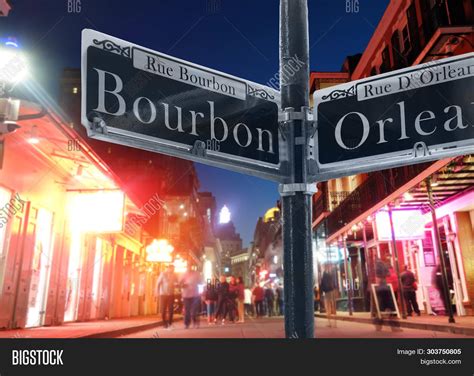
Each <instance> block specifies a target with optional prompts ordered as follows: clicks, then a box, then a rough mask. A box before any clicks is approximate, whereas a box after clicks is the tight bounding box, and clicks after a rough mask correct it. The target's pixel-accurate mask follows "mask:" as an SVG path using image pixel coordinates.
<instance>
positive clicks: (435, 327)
mask: <svg viewBox="0 0 474 376" xmlns="http://www.w3.org/2000/svg"><path fill="white" fill-rule="evenodd" d="M314 316H315V317H320V318H326V314H325V313H315V314H314ZM336 319H337V320H343V321H352V322H358V323H363V324H371V323H372V318H371V317H370V313H369V312H354V313H353V315H352V316H350V315H349V313H348V312H345V311H338V312H337V315H336ZM454 320H455V321H456V323H454V324H450V323H448V317H447V316H428V315H423V314H422V315H421V316H416V315H415V316H409V317H408V318H407V319H400V320H399V321H400V326H401V327H402V328H411V329H422V330H431V331H435V332H447V333H454V334H462V335H465V336H471V337H474V316H462V317H458V316H454Z"/></svg>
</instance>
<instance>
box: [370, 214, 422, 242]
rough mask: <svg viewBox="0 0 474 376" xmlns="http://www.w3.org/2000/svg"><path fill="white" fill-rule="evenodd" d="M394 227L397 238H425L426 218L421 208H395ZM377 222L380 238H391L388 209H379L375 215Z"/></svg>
mask: <svg viewBox="0 0 474 376" xmlns="http://www.w3.org/2000/svg"><path fill="white" fill-rule="evenodd" d="M392 218H393V227H394V231H395V238H396V239H397V240H408V239H423V238H424V236H425V234H424V230H425V223H426V219H425V217H424V216H423V214H422V212H421V210H393V211H392ZM375 224H376V226H377V234H378V238H379V240H391V239H392V232H391V228H390V218H389V216H388V211H379V212H377V213H376V215H375Z"/></svg>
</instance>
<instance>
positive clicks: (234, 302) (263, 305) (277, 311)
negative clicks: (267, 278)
mask: <svg viewBox="0 0 474 376" xmlns="http://www.w3.org/2000/svg"><path fill="white" fill-rule="evenodd" d="M204 301H205V303H206V307H207V320H208V323H216V324H217V323H219V322H220V323H222V324H224V323H225V322H226V320H229V321H230V322H235V323H243V322H244V321H245V315H247V316H250V317H253V316H254V317H256V318H260V317H263V316H265V315H266V316H268V317H272V316H277V315H280V316H281V315H283V313H284V310H283V288H282V287H281V286H280V285H278V286H273V285H272V284H270V283H268V284H266V285H264V286H261V285H260V284H256V285H255V286H254V287H253V289H250V288H249V287H245V285H244V282H243V279H242V278H241V277H234V276H231V277H230V278H229V282H227V277H225V276H221V277H220V278H219V279H218V280H217V279H214V280H210V281H208V282H207V284H206V288H205V291H204Z"/></svg>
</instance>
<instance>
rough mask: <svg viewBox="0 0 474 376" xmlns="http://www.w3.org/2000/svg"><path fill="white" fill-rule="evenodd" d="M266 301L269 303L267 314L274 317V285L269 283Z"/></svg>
mask: <svg viewBox="0 0 474 376" xmlns="http://www.w3.org/2000/svg"><path fill="white" fill-rule="evenodd" d="M265 302H266V304H267V316H268V317H272V316H274V315H275V311H274V305H275V292H274V291H273V288H272V285H271V284H268V285H267V287H266V289H265Z"/></svg>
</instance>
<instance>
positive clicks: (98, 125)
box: [90, 117, 107, 134]
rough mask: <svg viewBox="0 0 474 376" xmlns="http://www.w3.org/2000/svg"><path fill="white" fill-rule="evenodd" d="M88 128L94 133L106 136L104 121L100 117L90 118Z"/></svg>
mask: <svg viewBox="0 0 474 376" xmlns="http://www.w3.org/2000/svg"><path fill="white" fill-rule="evenodd" d="M90 128H91V130H92V131H94V132H99V133H103V134H107V124H105V121H104V119H102V118H100V117H94V118H92V124H91V127H90Z"/></svg>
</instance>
